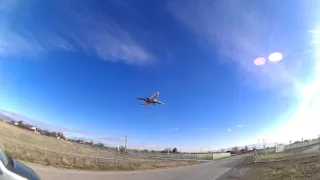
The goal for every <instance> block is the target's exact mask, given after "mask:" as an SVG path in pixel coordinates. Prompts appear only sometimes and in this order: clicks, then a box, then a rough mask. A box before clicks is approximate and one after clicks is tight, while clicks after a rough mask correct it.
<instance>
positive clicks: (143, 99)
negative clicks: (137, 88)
mask: <svg viewBox="0 0 320 180" xmlns="http://www.w3.org/2000/svg"><path fill="white" fill-rule="evenodd" d="M137 99H139V100H142V101H145V100H146V98H137Z"/></svg>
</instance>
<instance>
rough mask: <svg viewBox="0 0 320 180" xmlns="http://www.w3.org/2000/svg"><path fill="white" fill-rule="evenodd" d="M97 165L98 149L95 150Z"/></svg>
mask: <svg viewBox="0 0 320 180" xmlns="http://www.w3.org/2000/svg"><path fill="white" fill-rule="evenodd" d="M97 164H98V148H97V149H96V165H97Z"/></svg>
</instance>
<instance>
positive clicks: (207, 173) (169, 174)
mask: <svg viewBox="0 0 320 180" xmlns="http://www.w3.org/2000/svg"><path fill="white" fill-rule="evenodd" d="M245 157H246V156H234V157H230V158H226V159H220V160H215V161H212V162H207V163H202V164H197V165H191V166H185V167H177V168H168V169H158V170H146V171H132V172H131V171H130V172H119V171H118V172H90V171H79V170H68V169H57V168H52V167H46V166H41V165H37V164H30V163H26V164H27V165H28V166H29V167H31V168H32V169H33V170H34V171H35V172H36V173H37V174H38V175H39V176H40V178H41V179H43V180H57V179H58V180H64V179H68V180H87V179H88V180H100V179H103V180H107V179H110V180H150V179H152V180H215V179H217V178H218V177H220V176H221V175H223V174H224V173H226V172H228V171H229V170H230V169H231V168H232V167H234V166H235V165H236V164H238V163H240V162H241V161H242V160H243V159H244V158H245Z"/></svg>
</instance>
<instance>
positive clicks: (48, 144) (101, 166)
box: [0, 122, 198, 170]
mask: <svg viewBox="0 0 320 180" xmlns="http://www.w3.org/2000/svg"><path fill="white" fill-rule="evenodd" d="M0 147H2V148H3V149H4V150H5V151H6V152H7V153H9V154H11V155H12V156H14V157H15V158H17V159H20V160H24V161H29V162H35V163H40V164H44V165H50V166H55V167H61V168H74V169H86V170H135V169H152V168H159V167H174V166H183V165H188V164H195V163H198V162H195V161H169V160H161V159H151V158H141V157H133V156H129V155H120V154H118V153H117V152H116V151H112V150H106V149H97V148H93V147H90V146H87V145H82V144H78V143H71V142H67V141H62V140H58V139H55V138H51V137H47V136H43V135H38V134H35V133H33V132H31V131H28V130H24V129H21V128H18V127H15V126H13V125H9V124H7V123H3V122H1V123H0Z"/></svg>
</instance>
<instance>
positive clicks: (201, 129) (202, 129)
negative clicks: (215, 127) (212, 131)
mask: <svg viewBox="0 0 320 180" xmlns="http://www.w3.org/2000/svg"><path fill="white" fill-rule="evenodd" d="M196 130H197V131H205V130H207V128H203V127H200V128H196Z"/></svg>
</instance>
